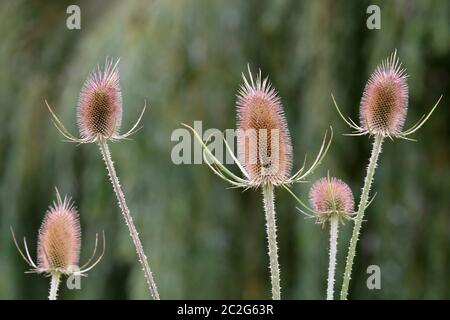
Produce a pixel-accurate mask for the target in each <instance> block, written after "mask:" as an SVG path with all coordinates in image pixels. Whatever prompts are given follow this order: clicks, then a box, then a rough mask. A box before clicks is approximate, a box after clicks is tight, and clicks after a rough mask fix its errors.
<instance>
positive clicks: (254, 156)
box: [236, 70, 292, 186]
mask: <svg viewBox="0 0 450 320" xmlns="http://www.w3.org/2000/svg"><path fill="white" fill-rule="evenodd" d="M242 76H243V80H244V83H243V84H242V85H241V87H240V90H239V92H238V95H237V102H236V107H237V122H238V124H237V125H238V140H237V141H238V155H239V161H240V162H241V163H242V165H243V167H244V169H245V170H246V171H247V173H248V175H249V179H250V182H251V184H253V185H255V186H259V185H263V184H268V183H270V184H273V185H279V184H281V183H283V182H284V181H285V180H287V179H288V178H289V175H290V172H291V167H292V145H291V138H290V135H289V130H288V127H287V122H286V118H285V115H284V111H283V106H282V104H281V100H280V97H279V96H278V94H277V92H276V90H275V89H274V88H273V87H272V85H271V83H270V82H269V80H268V78H265V79H262V78H261V71H259V74H258V76H257V77H256V79H255V81H254V80H253V76H252V74H251V72H250V70H249V80H247V78H246V77H245V76H244V75H242Z"/></svg>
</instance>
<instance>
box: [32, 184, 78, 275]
mask: <svg viewBox="0 0 450 320" xmlns="http://www.w3.org/2000/svg"><path fill="white" fill-rule="evenodd" d="M80 246H81V229H80V220H79V216H78V213H77V211H76V209H75V207H74V203H73V202H72V201H71V199H69V198H67V197H65V198H64V201H63V200H62V199H61V197H60V195H59V193H58V192H57V201H56V202H53V205H52V206H50V207H49V209H48V210H47V212H46V214H45V217H44V220H43V222H42V225H41V228H40V229H39V237H38V267H39V269H40V270H42V271H45V272H52V271H58V272H63V273H64V272H70V270H71V268H72V267H73V266H77V265H78V262H79V257H80Z"/></svg>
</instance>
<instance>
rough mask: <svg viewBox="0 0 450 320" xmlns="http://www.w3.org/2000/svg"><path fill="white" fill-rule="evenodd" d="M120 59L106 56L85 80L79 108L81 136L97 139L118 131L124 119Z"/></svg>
mask: <svg viewBox="0 0 450 320" xmlns="http://www.w3.org/2000/svg"><path fill="white" fill-rule="evenodd" d="M118 63H119V60H117V61H116V62H115V63H114V64H113V60H109V59H107V60H106V63H105V66H104V68H103V70H102V69H100V67H97V69H96V70H94V71H92V73H91V74H90V75H89V77H88V78H87V80H86V81H85V83H84V85H83V88H82V90H81V93H80V97H79V101H78V109H77V118H78V127H79V130H80V134H81V137H82V138H84V139H88V140H92V141H96V140H98V139H108V138H110V137H113V136H115V135H117V134H118V133H119V129H120V125H121V122H122V94H121V91H120V85H119V71H118V67H117V66H118Z"/></svg>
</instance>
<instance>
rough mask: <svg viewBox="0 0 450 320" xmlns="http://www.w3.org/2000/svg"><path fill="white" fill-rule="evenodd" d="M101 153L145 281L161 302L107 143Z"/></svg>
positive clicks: (155, 297)
mask: <svg viewBox="0 0 450 320" xmlns="http://www.w3.org/2000/svg"><path fill="white" fill-rule="evenodd" d="M99 145H100V151H101V153H102V156H103V160H104V161H105V164H106V168H107V169H108V174H109V177H110V179H111V183H112V185H113V189H114V192H115V194H116V197H117V200H118V202H119V207H120V210H121V211H122V215H123V217H124V219H125V224H126V225H127V227H128V229H129V231H130V236H131V239H132V240H133V243H134V246H135V247H136V252H137V255H138V258H139V262H140V263H141V265H142V270H143V271H144V276H145V279H146V280H147V284H148V288H149V290H150V293H151V295H152V297H153V299H154V300H159V293H158V289H157V287H156V283H155V280H154V279H153V275H152V272H151V270H150V266H149V264H148V261H147V257H146V256H145V253H144V248H143V247H142V243H141V240H140V239H139V234H138V232H137V230H136V227H135V226H134V223H133V218H132V217H131V214H130V210H129V209H128V206H127V203H126V201H125V195H124V193H123V191H122V188H121V186H120V182H119V178H118V177H117V174H116V170H115V168H114V164H113V161H112V160H111V153H110V151H109V147H108V144H107V143H106V141H101V142H100V143H99Z"/></svg>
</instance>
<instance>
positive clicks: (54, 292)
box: [48, 272, 61, 300]
mask: <svg viewBox="0 0 450 320" xmlns="http://www.w3.org/2000/svg"><path fill="white" fill-rule="evenodd" d="M60 280H61V273H59V272H54V273H52V275H51V280H50V292H49V294H48V300H56V299H57V298H58V288H59V283H60Z"/></svg>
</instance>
